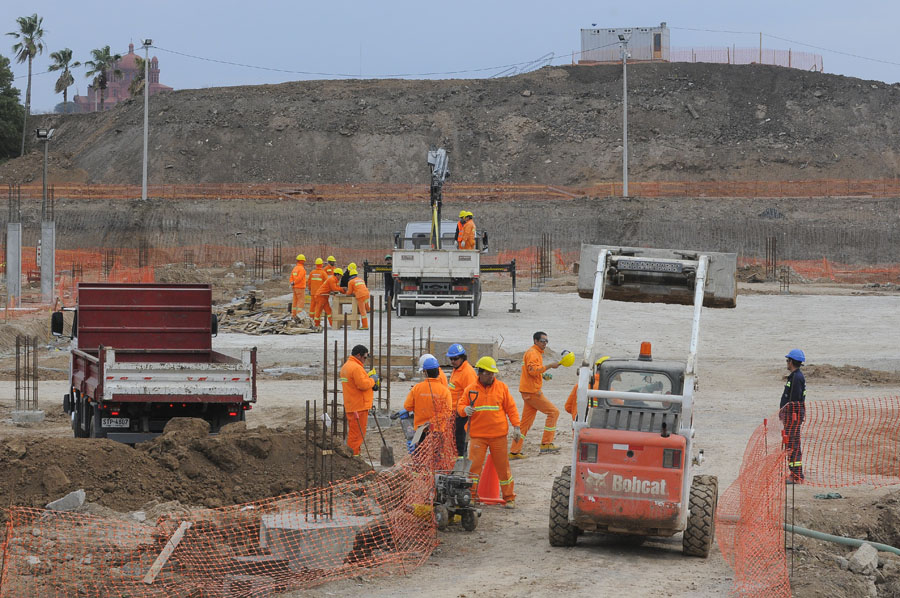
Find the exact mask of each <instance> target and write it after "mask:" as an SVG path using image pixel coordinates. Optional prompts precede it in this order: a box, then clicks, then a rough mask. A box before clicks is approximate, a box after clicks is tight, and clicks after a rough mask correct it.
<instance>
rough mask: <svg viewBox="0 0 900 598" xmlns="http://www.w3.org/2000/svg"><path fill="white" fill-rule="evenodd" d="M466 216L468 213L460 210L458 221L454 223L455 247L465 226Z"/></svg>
mask: <svg viewBox="0 0 900 598" xmlns="http://www.w3.org/2000/svg"><path fill="white" fill-rule="evenodd" d="M466 214H468V212H466V211H465V210H460V211H459V220H457V221H456V237H455V239H456V243H457V246H458V245H459V240H460V239H461V238H462V229H463V226H464V225H465V224H466Z"/></svg>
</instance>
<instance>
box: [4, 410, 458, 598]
mask: <svg viewBox="0 0 900 598" xmlns="http://www.w3.org/2000/svg"><path fill="white" fill-rule="evenodd" d="M447 415H449V414H447ZM452 421H453V420H452V419H450V418H449V417H446V416H445V417H442V418H441V420H440V421H439V422H434V425H433V427H432V429H431V433H430V434H429V435H428V436H427V437H426V439H425V440H424V441H423V442H422V444H420V445H419V447H418V448H417V449H416V451H415V452H414V453H413V454H412V455H409V456H407V457H405V458H404V459H402V460H400V461H399V462H398V463H397V464H396V465H395V466H393V467H391V468H389V469H385V470H383V471H381V472H378V473H375V472H370V473H367V474H363V475H359V476H357V477H354V478H350V479H346V480H343V481H339V482H336V483H334V484H331V485H329V486H327V487H323V488H315V489H312V490H308V491H305V492H300V493H294V494H289V495H285V496H279V497H276V498H271V499H266V500H260V501H257V502H253V503H248V504H243V505H234V506H230V507H225V508H221V509H202V510H195V511H191V512H190V513H187V514H178V515H168V516H163V517H161V518H159V519H158V520H157V521H154V522H146V523H139V522H137V521H135V520H129V519H124V518H106V517H98V516H94V515H86V514H78V513H70V512H55V511H47V510H43V509H34V508H25V507H12V508H10V509H9V511H8V514H9V521H8V527H7V530H6V538H5V540H4V542H3V546H2V548H3V555H2V559H3V567H2V572H0V575H2V581H0V597H2V598H14V597H15V598H19V597H22V598H32V597H35V596H41V597H47V598H51V597H59V598H70V597H72V596H86V597H101V596H103V597H107V596H130V597H131V598H151V597H152V598H164V597H166V598H175V597H178V598H181V597H185V596H223V597H224V596H268V595H270V593H274V592H287V591H291V590H297V589H301V588H308V587H310V586H313V585H316V584H321V583H323V582H326V581H330V580H335V579H340V578H346V577H352V576H356V575H361V574H364V575H366V576H367V577H368V576H374V575H390V574H404V573H408V572H409V571H410V570H411V569H412V568H414V567H416V566H418V565H421V564H422V563H423V562H424V561H425V559H427V558H428V556H429V555H430V554H431V552H432V551H433V550H434V548H435V547H436V546H437V544H438V540H437V533H436V528H435V521H434V515H433V509H432V506H433V504H434V499H435V472H437V471H444V470H449V469H450V468H451V467H452V465H453V463H454V462H455V459H456V448H455V445H454V439H453V433H452ZM315 444H316V445H317V446H313V447H311V449H312V450H314V451H315V452H316V456H315V457H314V458H316V459H324V457H323V455H322V446H328V447H329V448H328V450H330V445H329V444H328V442H327V440H326V441H325V442H317V443H315ZM370 444H371V443H370ZM318 445H322V446H318Z"/></svg>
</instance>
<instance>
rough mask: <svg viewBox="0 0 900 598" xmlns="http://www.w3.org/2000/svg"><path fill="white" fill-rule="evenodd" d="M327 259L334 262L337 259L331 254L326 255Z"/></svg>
mask: <svg viewBox="0 0 900 598" xmlns="http://www.w3.org/2000/svg"><path fill="white" fill-rule="evenodd" d="M328 261H329V262H336V261H337V260H336V259H334V256H333V255H329V256H328Z"/></svg>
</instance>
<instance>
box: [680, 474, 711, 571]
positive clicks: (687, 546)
mask: <svg viewBox="0 0 900 598" xmlns="http://www.w3.org/2000/svg"><path fill="white" fill-rule="evenodd" d="M718 502H719V480H718V478H716V476H711V475H698V476H694V479H693V481H692V482H691V501H690V509H691V512H690V514H689V515H688V522H687V528H685V530H684V536H683V538H682V541H681V542H682V544H681V548H682V552H683V553H684V554H686V555H687V556H699V557H701V558H706V557H708V556H709V550H710V548H712V543H713V538H715V535H716V505H717V504H718Z"/></svg>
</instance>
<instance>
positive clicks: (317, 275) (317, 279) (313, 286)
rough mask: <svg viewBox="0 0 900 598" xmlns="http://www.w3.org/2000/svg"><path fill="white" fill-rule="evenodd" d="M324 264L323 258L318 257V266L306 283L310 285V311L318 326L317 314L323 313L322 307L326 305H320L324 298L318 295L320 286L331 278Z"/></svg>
mask: <svg viewBox="0 0 900 598" xmlns="http://www.w3.org/2000/svg"><path fill="white" fill-rule="evenodd" d="M322 264H324V262H323V261H322V258H320V257H317V258H316V268H315V269H314V270H313V271H312V272H310V273H309V276H308V277H307V283H306V285H307V287H309V313H311V314H313V321H314V323H315V325H316V326H318V325H319V319H318V317H316V316H315V314H321V313H322V309H324V307H320V306H319V304H320V303H321V302H322V299H321V298H320V297H319V296H318V292H319V288H320V287H321V286H322V285H323V284H324V283H325V280H326V279H328V278H329V276H328V273H327V272H326V271H325V268H323V267H322ZM326 301H327V296H326ZM329 308H330V306H329Z"/></svg>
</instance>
